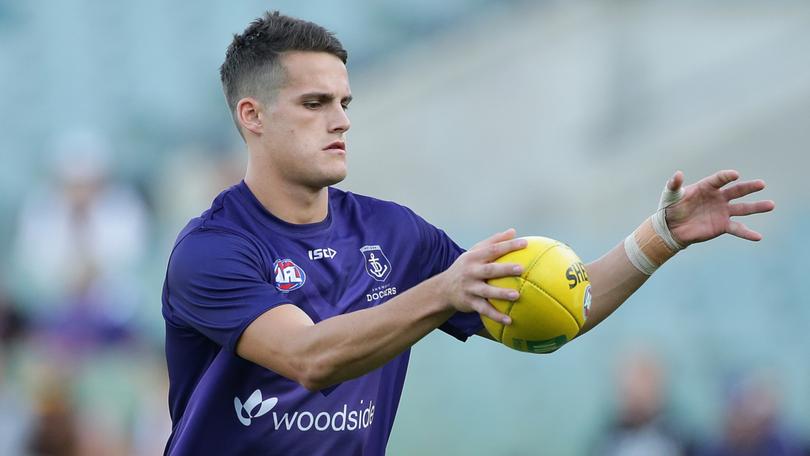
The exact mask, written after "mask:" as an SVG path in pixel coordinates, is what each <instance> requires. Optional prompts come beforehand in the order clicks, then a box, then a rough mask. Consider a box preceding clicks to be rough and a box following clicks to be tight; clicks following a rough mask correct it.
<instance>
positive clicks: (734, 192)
mask: <svg viewBox="0 0 810 456" xmlns="http://www.w3.org/2000/svg"><path fill="white" fill-rule="evenodd" d="M764 188H765V181H763V180H761V179H757V180H752V181H745V182H740V183H739V184H735V185H732V186H731V187H729V188H727V189H724V190H723V196H725V197H726V200H728V201H731V200H733V199H737V198H742V197H743V196H747V195H750V194H751V193H755V192H758V191H760V190H762V189H764Z"/></svg>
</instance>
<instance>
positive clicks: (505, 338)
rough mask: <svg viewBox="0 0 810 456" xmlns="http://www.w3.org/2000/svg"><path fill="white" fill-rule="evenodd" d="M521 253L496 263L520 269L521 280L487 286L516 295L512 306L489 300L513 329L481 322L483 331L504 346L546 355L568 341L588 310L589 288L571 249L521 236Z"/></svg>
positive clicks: (496, 281)
mask: <svg viewBox="0 0 810 456" xmlns="http://www.w3.org/2000/svg"><path fill="white" fill-rule="evenodd" d="M525 239H526V240H527V241H528V245H527V246H526V248H525V249H522V250H518V251H515V252H511V253H507V254H506V255H504V256H502V257H500V258H498V259H497V260H496V262H497V263H517V264H520V265H522V266H523V274H522V275H521V276H520V277H502V278H499V279H493V280H489V284H490V285H493V286H496V287H501V288H512V289H514V290H517V291H518V292H519V293H520V297H518V299H517V300H516V301H503V300H500V299H490V300H489V302H490V303H492V305H493V307H495V308H496V309H498V311H499V312H501V313H504V314H506V315H509V316H510V317H511V318H512V324H511V325H509V326H504V325H503V324H501V323H500V322H497V321H494V320H491V319H489V318H487V317H482V318H481V319H482V321H483V322H484V326H485V327H486V328H487V331H489V333H490V334H491V335H492V337H494V338H495V340H497V341H499V342H501V343H502V344H504V345H506V346H507V347H510V348H514V349H515V350H520V351H525V352H531V353H550V352H553V351H554V350H557V349H558V348H560V347H562V346H563V345H564V344H565V343H566V342H568V341H569V340H571V339H573V338H574V337H575V336H576V335H577V333H579V330H580V329H581V328H582V325H584V324H585V320H586V319H587V318H588V311H589V309H590V305H591V285H590V281H589V280H588V274H587V272H586V271H585V265H584V264H583V263H582V261H581V260H580V259H579V257H578V256H577V254H576V253H574V251H573V250H571V248H570V247H568V246H567V245H565V244H563V243H562V242H559V241H555V240H554V239H549V238H546V237H541V236H528V237H525Z"/></svg>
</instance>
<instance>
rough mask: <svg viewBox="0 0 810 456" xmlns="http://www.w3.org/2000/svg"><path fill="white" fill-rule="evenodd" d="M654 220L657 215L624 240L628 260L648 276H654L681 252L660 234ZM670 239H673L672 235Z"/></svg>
mask: <svg viewBox="0 0 810 456" xmlns="http://www.w3.org/2000/svg"><path fill="white" fill-rule="evenodd" d="M659 212H663V211H659ZM659 212H656V214H658V213H659ZM654 218H655V215H653V216H652V217H650V218H648V219H647V220H645V221H644V223H642V224H641V226H639V227H638V228H636V230H635V231H633V232H632V233H631V234H630V235H629V236H627V238H625V240H624V251H625V252H626V253H627V258H629V259H630V262H631V263H633V266H635V267H636V269H638V270H639V271H641V272H643V273H644V274H647V275H652V273H653V272H655V270H656V269H658V268H659V267H660V266H661V265H662V264H664V263H665V262H666V261H667V260H668V259H670V258H672V257H673V256H675V254H676V253H678V250H680V248H679V247H674V246H671V245H670V244H668V243H667V241H666V240H665V238H664V236H661V234H659V233H658V230H656V223H655V222H654V221H653V219H654ZM667 231H669V230H667ZM669 237H670V239H671V238H672V236H671V235H669ZM673 242H674V240H673Z"/></svg>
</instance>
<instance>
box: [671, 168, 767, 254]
mask: <svg viewBox="0 0 810 456" xmlns="http://www.w3.org/2000/svg"><path fill="white" fill-rule="evenodd" d="M739 177H740V173H738V172H737V171H735V170H724V171H718V172H717V173H715V174H713V175H711V176H709V177H706V178H704V179H702V180H700V181H698V182H696V183H694V184H692V185H688V186H686V187H685V188H684V189H683V190H684V194H683V197H682V198H681V199H680V200H679V201H678V202H677V203H675V204H673V205H671V206H669V207H667V208H666V209H665V210H666V222H667V226H668V227H669V230H670V232H671V233H672V236H673V238H674V239H675V240H676V241H677V242H679V243H680V244H681V245H683V246H687V245H689V244H695V243H698V242H704V241H708V240H711V239H714V238H716V237H718V236H720V235H721V234H724V233H729V234H732V235H734V236H737V237H740V238H743V239H747V240H749V241H759V240H760V239H762V235H761V234H760V233H758V232H756V231H754V230H752V229H750V228H748V227H747V226H745V224H743V223H742V222H738V221H736V220H732V219H731V217H741V216H746V215H752V214H760V213H763V212H770V211H772V210H773V209H774V207H775V204H774V202H773V201H770V200H764V201H755V202H737V203H735V202H733V201H734V200H736V199H738V198H742V197H744V196H747V195H750V194H751V193H755V192H758V191H760V190H762V189H764V188H765V182H764V181H762V180H759V179H757V180H751V181H745V182H739V183H736V184H734V185H728V184H730V183H731V182H734V181H736V180H737V179H739ZM683 182H684V177H683V173H682V172H681V171H677V172H675V174H674V175H673V176H672V178H671V179H670V180H669V182H667V189H668V190H670V191H672V192H678V191H679V190H680V188H681V186H682V185H683ZM724 187H725V188H724Z"/></svg>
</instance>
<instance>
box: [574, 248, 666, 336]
mask: <svg viewBox="0 0 810 456" xmlns="http://www.w3.org/2000/svg"><path fill="white" fill-rule="evenodd" d="M585 269H586V270H587V271H588V277H589V278H590V280H591V309H590V314H589V315H588V320H587V321H586V322H585V325H584V326H583V327H582V330H581V331H580V332H579V334H578V335H582V334H585V333H586V332H588V331H589V330H590V329H591V328H593V327H594V326H596V325H598V324H599V323H601V322H602V320H604V319H605V318H607V317H608V316H609V315H610V314H612V313H613V311H615V310H616V309H618V308H619V306H621V305H622V303H623V302H624V301H626V300H627V298H629V297H630V296H631V295H632V294H633V293H635V291H636V290H638V289H639V287H641V285H643V284H644V282H646V281H647V279H648V278H649V277H650V276H648V275H646V274H643V273H642V272H641V271H639V270H638V269H636V268H635V267H634V266H633V264H632V263H631V262H630V260H629V259H628V258H627V253H626V252H625V249H624V243H620V244H619V245H617V246H616V247H614V248H613V249H612V250H610V251H609V252H608V253H606V254H605V255H604V256H602V257H601V258H599V259H598V260H596V261H594V262H592V263H589V264H587V265H586V266H585Z"/></svg>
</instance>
